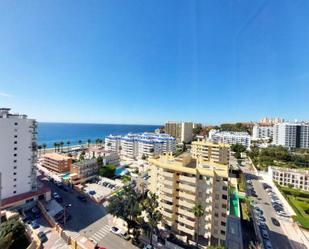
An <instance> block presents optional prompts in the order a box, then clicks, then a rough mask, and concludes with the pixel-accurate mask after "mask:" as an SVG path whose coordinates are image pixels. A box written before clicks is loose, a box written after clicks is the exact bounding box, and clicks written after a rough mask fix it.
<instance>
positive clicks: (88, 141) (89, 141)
mask: <svg viewBox="0 0 309 249" xmlns="http://www.w3.org/2000/svg"><path fill="white" fill-rule="evenodd" d="M87 144H88V148H89V146H90V144H91V139H88V140H87Z"/></svg>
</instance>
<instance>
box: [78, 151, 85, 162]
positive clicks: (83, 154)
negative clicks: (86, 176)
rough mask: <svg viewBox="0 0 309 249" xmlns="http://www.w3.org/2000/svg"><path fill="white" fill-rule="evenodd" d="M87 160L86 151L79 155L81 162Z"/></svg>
mask: <svg viewBox="0 0 309 249" xmlns="http://www.w3.org/2000/svg"><path fill="white" fill-rule="evenodd" d="M84 160H85V151H82V152H81V153H80V154H79V161H84Z"/></svg>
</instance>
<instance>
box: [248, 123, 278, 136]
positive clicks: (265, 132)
mask: <svg viewBox="0 0 309 249" xmlns="http://www.w3.org/2000/svg"><path fill="white" fill-rule="evenodd" d="M273 134H274V127H273V125H262V124H256V125H254V126H253V130H252V139H254V140H264V139H268V140H272V139H273Z"/></svg>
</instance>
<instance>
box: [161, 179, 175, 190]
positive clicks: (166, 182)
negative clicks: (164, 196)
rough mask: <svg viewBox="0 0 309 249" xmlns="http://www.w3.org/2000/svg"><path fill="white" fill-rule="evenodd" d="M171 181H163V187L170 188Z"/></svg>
mask: <svg viewBox="0 0 309 249" xmlns="http://www.w3.org/2000/svg"><path fill="white" fill-rule="evenodd" d="M173 183H174V182H173V180H167V179H165V180H164V181H163V185H166V186H168V188H170V187H172V186H173Z"/></svg>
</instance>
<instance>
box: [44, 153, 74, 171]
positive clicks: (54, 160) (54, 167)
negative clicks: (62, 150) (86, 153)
mask: <svg viewBox="0 0 309 249" xmlns="http://www.w3.org/2000/svg"><path fill="white" fill-rule="evenodd" d="M71 164H72V159H71V158H70V157H68V156H66V155H63V154H59V153H48V154H44V156H43V159H42V163H41V166H42V167H45V168H47V169H48V170H51V171H54V172H57V173H64V172H69V171H70V168H71Z"/></svg>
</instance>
